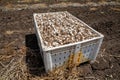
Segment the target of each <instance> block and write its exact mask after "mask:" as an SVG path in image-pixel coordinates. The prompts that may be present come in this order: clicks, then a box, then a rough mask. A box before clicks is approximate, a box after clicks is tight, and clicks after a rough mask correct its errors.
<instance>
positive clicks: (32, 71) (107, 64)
mask: <svg viewBox="0 0 120 80" xmlns="http://www.w3.org/2000/svg"><path fill="white" fill-rule="evenodd" d="M55 11H68V12H70V13H71V14H73V15H74V16H76V17H78V18H79V19H81V20H83V21H84V22H85V23H87V24H88V25H90V26H91V27H93V28H94V29H96V30H97V31H99V32H101V33H102V34H103V35H104V36H105V38H104V41H103V44H102V47H101V50H100V52H99V55H98V57H97V60H96V61H95V63H93V64H90V63H84V64H81V65H79V66H78V67H77V72H79V74H76V76H75V75H74V73H72V74H71V72H70V71H66V72H64V73H63V74H62V73H61V74H60V73H59V75H58V74H56V75H52V74H51V75H50V74H46V73H45V71H44V66H43V62H42V59H41V57H40V54H39V48H38V45H37V40H36V36H35V31H34V23H33V13H36V12H37V13H38V12H39V13H41V12H55ZM14 58H15V60H13V59H14ZM20 59H22V60H20ZM19 61H20V63H17V62H19ZM15 62H16V65H17V64H22V66H21V67H20V66H19V69H17V70H14V68H13V66H14V65H12V63H15ZM23 65H25V67H26V68H23ZM8 66H10V67H8ZM14 67H15V66H14ZM16 68H18V67H15V69H16ZM12 69H13V70H14V71H13V72H16V73H19V74H18V75H16V74H14V75H12V76H14V77H10V76H9V75H8V76H6V77H7V79H8V80H9V79H13V80H16V79H19V80H21V79H22V80H23V79H25V80H26V79H28V80H29V79H30V80H39V79H58V80H59V79H77V80H78V79H79V80H119V79H120V6H99V7H66V8H46V9H34V10H32V9H31V10H30V9H27V10H19V11H6V12H3V11H1V12H0V80H1V79H2V80H4V78H5V77H4V76H5V75H7V74H8V73H9V74H12V73H13V72H12ZM3 70H4V71H3ZM6 71H7V72H6ZM5 72H6V73H5ZM3 73H4V74H3ZM19 75H20V77H23V76H26V77H23V78H20V77H18V76H19ZM70 76H71V77H70ZM5 79H6V78H5Z"/></svg>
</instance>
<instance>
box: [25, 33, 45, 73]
mask: <svg viewBox="0 0 120 80" xmlns="http://www.w3.org/2000/svg"><path fill="white" fill-rule="evenodd" d="M25 42H26V47H27V50H26V64H27V68H28V70H29V73H30V74H33V75H41V74H43V73H45V69H44V64H43V60H42V57H41V55H40V50H39V47H38V42H37V37H36V35H35V34H29V35H26V36H25Z"/></svg>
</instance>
